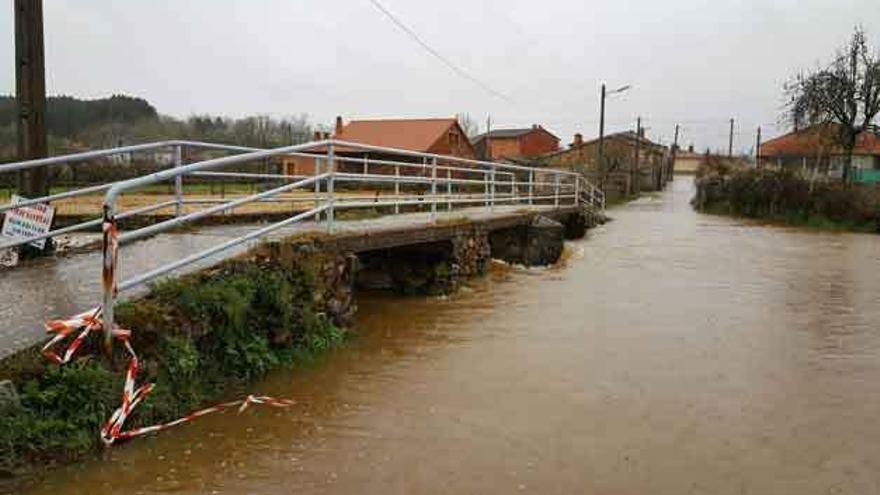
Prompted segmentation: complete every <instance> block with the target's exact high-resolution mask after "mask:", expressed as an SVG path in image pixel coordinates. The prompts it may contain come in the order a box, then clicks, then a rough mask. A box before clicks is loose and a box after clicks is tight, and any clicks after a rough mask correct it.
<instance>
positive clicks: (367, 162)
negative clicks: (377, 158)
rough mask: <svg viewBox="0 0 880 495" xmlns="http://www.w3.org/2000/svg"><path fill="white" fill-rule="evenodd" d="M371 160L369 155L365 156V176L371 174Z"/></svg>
mask: <svg viewBox="0 0 880 495" xmlns="http://www.w3.org/2000/svg"><path fill="white" fill-rule="evenodd" d="M369 170H370V165H369V158H367V155H364V175H368V174H369V173H370V172H369Z"/></svg>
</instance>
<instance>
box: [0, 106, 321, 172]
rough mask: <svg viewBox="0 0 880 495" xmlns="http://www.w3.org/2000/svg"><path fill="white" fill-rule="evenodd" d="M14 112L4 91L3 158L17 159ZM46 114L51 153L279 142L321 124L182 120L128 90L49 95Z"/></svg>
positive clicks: (292, 140)
mask: <svg viewBox="0 0 880 495" xmlns="http://www.w3.org/2000/svg"><path fill="white" fill-rule="evenodd" d="M16 113H17V108H16V102H15V98H14V97H11V96H0V161H14V160H15V159H16V153H17V151H16V143H17V137H16ZM46 113H47V115H46V127H47V133H48V138H49V152H50V154H52V155H57V154H64V153H72V152H76V151H82V150H84V149H97V148H108V147H114V146H119V145H125V144H132V143H142V142H147V141H155V140H161V139H191V140H200V141H210V142H217V143H228V144H239V145H243V146H253V147H278V146H283V145H288V144H297V143H303V142H306V141H308V140H310V139H311V137H312V134H313V132H314V130H316V129H317V128H316V127H315V126H313V125H312V124H311V123H310V122H309V120H308V118H307V117H306V116H305V115H296V116H292V117H286V118H273V117H269V116H266V115H254V116H249V117H243V118H228V117H220V116H212V115H193V116H190V117H188V118H186V119H178V118H174V117H169V116H165V115H161V114H159V113H158V112H157V110H156V108H155V107H153V106H152V105H151V104H150V103H149V102H147V101H146V100H144V99H143V98H136V97H131V96H126V95H113V96H110V97H108V98H100V99H94V100H83V99H78V98H74V97H71V96H52V97H49V98H48V100H47V108H46ZM321 130H323V129H321Z"/></svg>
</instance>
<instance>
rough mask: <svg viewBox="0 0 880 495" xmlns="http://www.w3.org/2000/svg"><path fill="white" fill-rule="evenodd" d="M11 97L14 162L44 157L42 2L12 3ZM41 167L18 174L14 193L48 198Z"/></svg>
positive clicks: (44, 89) (44, 175)
mask: <svg viewBox="0 0 880 495" xmlns="http://www.w3.org/2000/svg"><path fill="white" fill-rule="evenodd" d="M14 5H15V78H16V80H15V93H16V102H17V106H18V159H19V160H32V159H35V158H45V157H46V156H47V155H48V144H47V138H46V74H45V59H44V55H43V2H42V0H15V4H14ZM48 179H49V176H48V172H47V170H46V168H45V167H40V168H34V169H30V170H24V171H21V172H19V176H18V190H19V193H20V194H21V195H22V196H25V197H29V198H36V197H40V196H47V195H48V194H49V183H48V182H49V180H48Z"/></svg>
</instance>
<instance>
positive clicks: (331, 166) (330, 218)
mask: <svg viewBox="0 0 880 495" xmlns="http://www.w3.org/2000/svg"><path fill="white" fill-rule="evenodd" d="M327 174H328V175H327V231H328V232H331V233H332V232H333V228H334V227H335V226H334V225H333V222H334V216H335V212H334V203H335V202H336V198H335V196H334V194H335V192H334V189H335V185H334V182H335V180H334V176H335V175H336V163H335V160H334V150H333V143H332V142H331V143H330V144H329V145H328V146H327Z"/></svg>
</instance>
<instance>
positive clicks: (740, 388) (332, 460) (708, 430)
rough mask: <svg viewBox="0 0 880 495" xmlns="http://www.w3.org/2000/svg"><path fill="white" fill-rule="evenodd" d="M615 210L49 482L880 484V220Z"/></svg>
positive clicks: (257, 487)
mask: <svg viewBox="0 0 880 495" xmlns="http://www.w3.org/2000/svg"><path fill="white" fill-rule="evenodd" d="M690 194H691V193H690V184H689V182H688V181H687V180H679V181H677V182H676V183H675V187H674V189H673V190H672V191H670V192H668V193H665V194H664V195H662V196H658V197H654V198H647V199H643V200H640V201H638V202H635V203H632V204H630V205H627V206H624V207H621V208H618V209H616V210H614V211H613V212H612V215H613V216H614V217H615V221H614V222H612V223H610V224H608V225H606V226H605V227H602V228H600V229H598V230H597V231H594V232H592V233H591V235H590V238H589V239H587V240H584V241H581V242H577V243H573V244H572V245H571V246H569V249H570V254H571V256H570V257H569V259H568V260H567V263H566V266H564V267H561V268H558V269H550V270H517V269H511V268H499V267H496V270H495V271H494V272H493V274H492V275H491V276H490V277H488V278H486V279H484V280H479V281H475V282H473V283H472V284H471V285H470V286H469V287H468V288H466V290H464V291H462V292H461V293H459V294H456V295H455V296H452V297H450V298H445V299H444V298H427V299H422V298H407V299H400V298H394V297H389V296H368V297H365V298H362V299H361V301H360V304H359V306H360V308H361V313H360V315H359V316H358V319H357V323H356V326H357V328H358V330H359V337H358V338H357V339H356V340H355V341H353V342H352V343H351V344H350V345H349V346H347V347H346V348H345V349H343V350H341V351H339V352H337V353H335V354H333V355H331V356H328V357H326V358H325V359H323V360H322V362H320V363H317V364H316V365H314V366H312V367H310V368H309V369H302V370H296V371H293V372H291V371H289V370H288V371H278V372H276V373H274V374H273V375H272V376H271V377H269V378H268V379H267V380H265V381H264V382H263V383H261V384H259V385H258V386H257V387H256V391H257V392H260V393H268V394H272V395H277V396H283V397H291V398H294V399H296V400H297V402H298V405H297V406H296V407H294V408H291V409H289V410H281V411H278V410H269V409H254V410H251V411H249V412H247V413H246V414H243V415H241V416H236V415H234V414H225V415H219V416H213V417H207V418H204V419H202V420H200V421H198V422H196V423H194V424H192V425H189V426H185V427H182V428H178V429H176V430H173V431H171V432H168V433H166V434H163V435H160V436H158V437H154V438H149V439H146V440H140V441H136V442H133V443H131V444H129V445H126V446H123V447H121V448H117V449H114V450H112V451H110V452H109V453H108V454H107V456H106V457H105V458H103V459H100V460H95V461H90V462H86V463H84V464H83V465H81V466H75V467H70V468H64V469H60V470H58V471H57V472H55V473H53V474H52V476H50V477H49V478H48V479H46V480H44V481H43V482H42V483H41V485H40V486H34V487H31V488H30V489H29V490H30V491H29V493H33V494H49V493H52V494H57V493H71V494H80V493H81V494H104V493H107V494H130V493H157V492H163V493H181V494H196V493H268V494H287V493H340V494H362V493H377V494H379V493H381V494H385V493H511V492H533V493H559V494H570V493H585V494H593V493H596V494H598V493H614V494H621V493H623V494H628V493H632V494H641V493H654V494H656V493H661V494H683V493H713V494H714V493H736V494H740V493H756V494H767V493H799V494H805V493H807V494H811V493H816V494H819V493H821V494H826V493H877V492H880V424H878V422H877V418H878V417H880V335H878V332H880V238H878V237H875V236H869V235H855V234H825V233H815V232H803V231H798V230H793V229H781V228H768V227H761V226H756V225H752V224H748V223H743V222H739V221H736V220H731V219H725V218H719V217H711V216H701V215H697V214H695V213H693V212H692V211H691V210H690V208H689V206H688V205H687V200H688V199H689V196H690Z"/></svg>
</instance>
